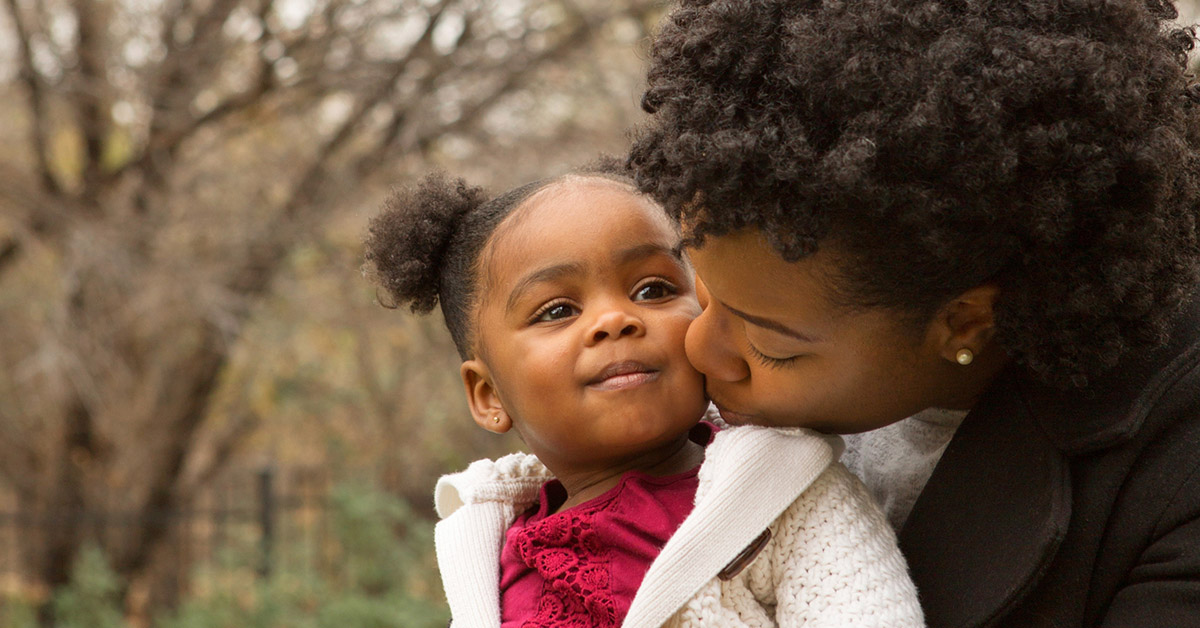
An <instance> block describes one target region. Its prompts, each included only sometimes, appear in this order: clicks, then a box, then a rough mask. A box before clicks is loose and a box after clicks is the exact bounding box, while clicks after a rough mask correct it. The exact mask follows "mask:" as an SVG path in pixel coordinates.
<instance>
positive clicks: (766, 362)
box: [746, 342, 800, 369]
mask: <svg viewBox="0 0 1200 628" xmlns="http://www.w3.org/2000/svg"><path fill="white" fill-rule="evenodd" d="M746 346H747V347H749V348H750V355H751V357H753V358H754V360H755V361H756V362H758V363H759V364H761V365H763V366H765V367H767V368H771V369H781V368H785V367H788V366H791V365H792V364H793V363H794V362H795V361H796V360H797V359H799V358H800V356H799V355H793V356H791V357H787V358H773V357H771V356H769V355H767V354H765V353H763V352H762V351H759V350H758V348H757V347H755V346H754V345H753V344H751V343H749V342H747V343H746Z"/></svg>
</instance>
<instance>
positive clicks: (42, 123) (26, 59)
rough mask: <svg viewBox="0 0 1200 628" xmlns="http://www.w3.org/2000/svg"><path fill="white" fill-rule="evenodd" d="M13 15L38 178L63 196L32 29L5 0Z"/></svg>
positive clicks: (12, 3) (11, 1)
mask: <svg viewBox="0 0 1200 628" xmlns="http://www.w3.org/2000/svg"><path fill="white" fill-rule="evenodd" d="M5 4H6V5H7V6H8V10H9V12H10V13H11V14H12V19H13V27H14V29H15V30H16V35H17V57H18V59H17V63H18V65H19V67H20V80H21V82H22V83H24V84H25V91H26V92H27V93H28V96H29V117H30V120H32V128H31V131H30V145H31V147H32V148H33V155H34V163H35V164H36V168H37V176H38V180H39V182H40V183H41V186H42V189H43V190H44V191H45V192H46V193H48V194H53V195H61V193H62V187H61V186H60V185H59V183H58V180H57V179H56V178H55V177H54V172H53V170H51V168H50V158H49V151H48V150H47V146H48V144H49V136H50V130H49V110H48V102H47V99H46V94H45V92H44V91H43V87H44V86H43V84H42V79H41V76H40V75H38V72H37V69H36V68H34V67H33V49H32V47H31V45H30V32H29V28H28V27H27V25H26V24H25V18H24V16H22V15H21V8H20V6H18V5H17V0H5Z"/></svg>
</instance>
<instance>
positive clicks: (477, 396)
mask: <svg viewBox="0 0 1200 628" xmlns="http://www.w3.org/2000/svg"><path fill="white" fill-rule="evenodd" d="M459 374H460V375H461V376H462V381H463V388H464V390H465V392H466V393H467V406H468V407H469V408H470V409H471V416H472V418H474V419H475V424H476V425H478V426H479V427H482V428H483V429H485V430H487V431H489V432H495V433H497V434H503V433H505V432H507V431H508V430H510V429H512V419H511V418H510V417H509V415H508V413H507V412H505V410H504V403H503V402H502V401H501V400H500V395H499V394H498V393H497V391H496V386H495V384H494V383H493V381H492V377H491V373H490V371H488V368H487V365H486V364H484V363H483V361H481V360H478V359H473V360H467V361H465V362H463V363H462V366H461V367H460V368H459Z"/></svg>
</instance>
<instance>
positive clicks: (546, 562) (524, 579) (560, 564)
mask: <svg viewBox="0 0 1200 628" xmlns="http://www.w3.org/2000/svg"><path fill="white" fill-rule="evenodd" d="M715 430H716V428H715V426H713V425H712V424H710V423H701V424H700V425H698V426H697V427H696V428H694V429H693V430H692V433H691V434H690V437H691V438H692V440H694V441H696V442H698V443H701V444H705V445H707V444H708V442H709V441H710V440H711V439H712V434H713V433H714V431H715ZM698 471H699V467H696V468H695V469H692V470H690V471H687V472H684V473H680V474H676V475H670V476H663V477H655V476H651V475H647V474H645V473H642V472H640V471H630V472H628V473H626V474H625V475H624V476H622V478H621V481H620V482H619V483H618V484H617V486H615V487H613V488H612V489H610V490H608V491H607V492H605V493H604V494H603V495H600V496H598V497H596V498H595V499H591V500H589V501H587V502H584V503H582V504H579V505H577V506H574V507H571V508H568V509H566V510H563V511H561V512H557V513H554V514H547V513H551V512H552V511H553V510H554V509H555V508H557V507H558V506H559V505H560V504H562V503H563V502H564V501H566V498H567V495H566V492H565V491H564V490H563V487H562V484H559V482H558V481H557V480H551V481H550V482H547V483H546V484H545V485H543V486H542V491H541V495H540V499H539V500H538V503H537V504H536V505H535V506H534V507H533V508H531V509H530V510H528V511H526V512H525V513H524V514H522V515H520V516H519V517H517V520H516V521H515V522H514V523H513V525H512V526H511V527H510V528H509V529H508V531H507V532H506V534H505V543H504V548H503V549H502V550H501V552H500V619H501V627H502V628H537V627H543V626H546V627H549V626H554V627H556V628H558V627H570V628H574V627H576V626H578V627H579V628H605V627H613V628H615V627H616V626H620V625H621V621H622V620H623V619H624V618H625V614H626V613H627V612H628V611H629V605H630V603H632V602H633V596H634V594H635V593H636V592H637V590H638V587H639V586H641V583H642V578H643V577H645V575H646V570H647V569H649V568H650V563H652V562H653V561H654V558H655V557H656V556H658V553H659V551H660V550H662V546H663V545H664V544H666V542H667V539H668V538H670V537H671V535H672V534H673V533H674V532H675V529H676V528H678V527H679V524H680V523H682V522H683V520H684V519H685V518H686V517H687V515H688V513H690V512H691V511H692V505H693V503H694V500H695V497H696V486H697V483H698V481H697V478H696V473H697V472H698Z"/></svg>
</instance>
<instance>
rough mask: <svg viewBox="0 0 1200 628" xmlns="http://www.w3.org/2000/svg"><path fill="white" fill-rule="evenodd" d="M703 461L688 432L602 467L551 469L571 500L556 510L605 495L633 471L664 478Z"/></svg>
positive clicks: (698, 447) (700, 452) (701, 453)
mask: <svg viewBox="0 0 1200 628" xmlns="http://www.w3.org/2000/svg"><path fill="white" fill-rule="evenodd" d="M703 461H704V447H703V446H701V445H699V444H698V443H696V442H695V441H693V440H692V439H691V438H689V436H688V434H684V435H683V436H682V437H680V438H679V439H676V440H674V441H671V442H670V443H668V444H667V445H664V446H662V447H658V448H656V449H654V450H652V451H649V452H645V453H642V454H638V455H637V456H633V457H631V458H629V459H627V460H624V461H621V462H619V463H617V464H614V465H612V466H608V467H605V468H602V469H581V470H577V471H567V472H564V473H558V471H557V470H555V469H551V471H553V472H555V476H556V477H557V478H558V481H559V482H560V483H561V484H562V485H563V488H564V489H566V492H567V500H566V501H565V502H563V503H562V505H561V506H559V507H558V509H557V510H556V512H557V511H560V510H565V509H567V508H570V507H572V506H576V505H579V504H582V503H583V502H586V501H588V500H590V499H593V498H595V497H599V496H600V495H603V494H604V493H605V492H607V491H608V490H610V489H612V488H613V487H614V486H616V485H617V484H618V483H619V482H620V481H621V477H622V476H623V475H625V474H626V473H628V472H630V471H641V472H642V473H645V474H647V475H653V476H660V477H661V476H667V475H675V474H677V473H683V472H685V471H690V470H692V469H694V468H696V467H697V466H698V465H699V464H700V463H701V462H703Z"/></svg>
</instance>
